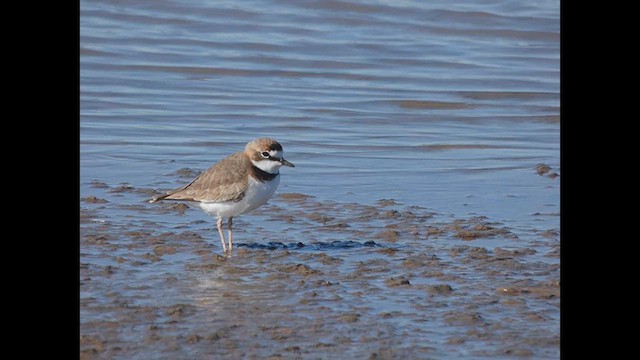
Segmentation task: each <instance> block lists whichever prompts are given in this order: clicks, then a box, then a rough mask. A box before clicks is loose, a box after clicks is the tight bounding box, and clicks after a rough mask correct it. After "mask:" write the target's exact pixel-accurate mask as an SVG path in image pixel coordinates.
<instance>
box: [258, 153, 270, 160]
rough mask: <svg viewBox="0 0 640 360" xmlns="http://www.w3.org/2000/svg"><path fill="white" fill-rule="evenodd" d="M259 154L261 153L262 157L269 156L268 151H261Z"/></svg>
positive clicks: (266, 157)
mask: <svg viewBox="0 0 640 360" xmlns="http://www.w3.org/2000/svg"><path fill="white" fill-rule="evenodd" d="M260 155H262V157H263V158H265V159H268V158H269V153H268V152H266V151H263V152H261V153H260Z"/></svg>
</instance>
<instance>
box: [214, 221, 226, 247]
mask: <svg viewBox="0 0 640 360" xmlns="http://www.w3.org/2000/svg"><path fill="white" fill-rule="evenodd" d="M216 225H217V227H218V234H220V241H222V249H223V250H224V252H227V245H226V244H225V242H224V234H223V233H222V218H221V217H220V218H218V221H217V222H216Z"/></svg>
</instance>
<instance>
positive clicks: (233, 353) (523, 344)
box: [80, 182, 560, 359]
mask: <svg viewBox="0 0 640 360" xmlns="http://www.w3.org/2000/svg"><path fill="white" fill-rule="evenodd" d="M93 188H95V189H96V191H98V189H100V194H99V195H90V196H85V197H84V198H83V199H81V229H80V230H81V231H80V234H81V238H80V246H81V264H80V275H81V276H80V289H81V298H80V313H81V324H80V333H81V337H80V351H81V358H83V359H91V358H110V357H126V358H134V359H135V358H149V357H157V358H175V357H179V358H185V357H186V358H201V357H215V358H223V359H227V358H228V359H232V358H256V359H258V358H260V359H263V358H269V359H280V358H283V359H285V358H286V359H289V358H305V359H306V358H312V359H315V358H318V359H324V358H336V357H342V358H345V357H348V358H355V359H393V358H409V357H410V358H433V357H435V358H438V357H447V356H452V355H453V356H461V357H513V356H530V357H537V358H549V357H551V358H552V357H555V355H556V354H558V352H559V301H560V287H559V285H560V283H559V242H558V234H557V232H556V231H555V230H553V229H539V230H538V231H536V232H534V233H533V234H528V235H527V236H526V239H523V238H521V236H519V235H518V234H516V233H515V232H514V231H513V230H512V229H509V228H508V227H507V226H505V225H503V224H500V223H496V222H490V221H488V219H487V218H484V217H482V216H475V217H470V218H463V219H457V218H452V217H443V216H440V215H439V214H437V213H436V212H434V211H431V210H429V209H425V208H422V207H418V206H411V205H407V204H399V203H397V202H396V201H395V200H393V199H379V200H378V201H377V202H376V203H375V204H371V205H366V204H356V203H339V202H334V201H322V200H320V199H317V198H315V197H313V196H310V195H307V194H298V193H283V194H279V195H277V196H276V197H275V198H274V199H272V201H271V202H270V204H267V205H265V207H264V208H265V209H266V210H267V211H262V212H261V213H262V214H269V215H258V216H246V217H244V219H242V218H238V219H239V221H238V224H239V225H238V227H239V228H242V229H244V231H239V235H238V236H237V248H236V250H235V251H234V253H233V255H232V256H223V255H222V252H221V249H220V248H219V247H220V246H219V245H220V244H219V243H218V242H217V241H214V240H216V238H215V237H213V235H214V233H213V231H209V230H211V228H210V227H212V223H211V224H207V223H206V221H202V220H194V218H193V216H190V215H193V213H192V212H195V211H198V210H197V209H192V208H189V207H182V206H176V203H161V204H146V203H145V202H144V200H145V199H146V198H147V197H149V196H150V195H153V194H154V192H155V190H151V189H141V188H135V187H133V186H128V185H119V186H112V187H109V186H108V185H106V184H101V183H99V182H96V183H94V185H93ZM122 193H126V194H128V195H129V196H132V197H135V198H136V199H139V202H137V201H136V203H134V204H131V203H128V204H125V203H122V200H121V199H122V198H121V197H119V195H121V194H122ZM101 196H103V197H101ZM113 211H118V212H119V214H120V216H119V219H118V221H111V220H110V219H109V217H108V216H106V215H105V214H106V213H108V212H113ZM185 213H186V214H185ZM142 215H145V216H146V217H149V216H151V217H153V216H156V215H157V216H172V217H173V216H179V217H180V220H182V221H184V226H167V225H166V224H163V223H162V222H154V221H150V220H141V219H140V217H141V216H142ZM123 219H124V220H123ZM240 219H242V220H240ZM253 221H255V224H253ZM265 221H266V222H271V223H276V225H277V226H275V228H277V229H280V230H279V231H273V230H271V228H270V229H269V230H264V229H262V228H261V223H262V222H265ZM208 227H209V230H207V228H208ZM255 234H262V236H256V235H255ZM492 241H496V242H499V243H500V244H503V245H502V246H496V247H492V246H487V245H486V244H491V243H492ZM504 244H507V246H505V245H504Z"/></svg>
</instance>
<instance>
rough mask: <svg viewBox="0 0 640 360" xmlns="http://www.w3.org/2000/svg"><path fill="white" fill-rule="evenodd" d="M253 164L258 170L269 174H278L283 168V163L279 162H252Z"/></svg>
mask: <svg viewBox="0 0 640 360" xmlns="http://www.w3.org/2000/svg"><path fill="white" fill-rule="evenodd" d="M251 162H252V163H253V165H255V166H256V167H257V168H258V169H260V170H262V171H265V172H268V173H269V174H278V173H279V172H280V168H281V167H282V164H281V163H279V162H278V161H272V160H259V161H255V160H251Z"/></svg>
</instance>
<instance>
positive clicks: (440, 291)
mask: <svg viewBox="0 0 640 360" xmlns="http://www.w3.org/2000/svg"><path fill="white" fill-rule="evenodd" d="M427 292H428V293H429V294H431V295H450V294H451V293H452V292H453V288H452V287H451V285H449V284H438V285H429V286H427Z"/></svg>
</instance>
